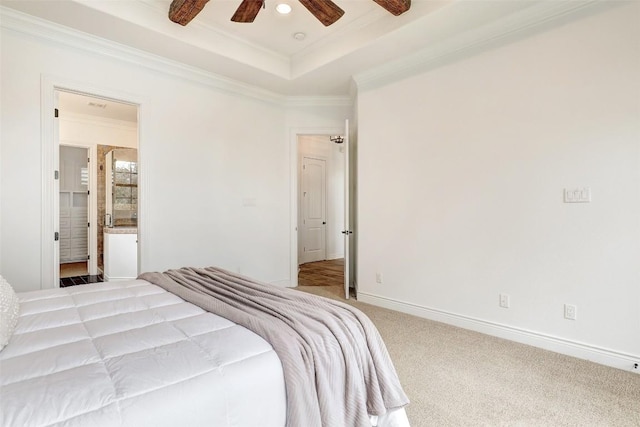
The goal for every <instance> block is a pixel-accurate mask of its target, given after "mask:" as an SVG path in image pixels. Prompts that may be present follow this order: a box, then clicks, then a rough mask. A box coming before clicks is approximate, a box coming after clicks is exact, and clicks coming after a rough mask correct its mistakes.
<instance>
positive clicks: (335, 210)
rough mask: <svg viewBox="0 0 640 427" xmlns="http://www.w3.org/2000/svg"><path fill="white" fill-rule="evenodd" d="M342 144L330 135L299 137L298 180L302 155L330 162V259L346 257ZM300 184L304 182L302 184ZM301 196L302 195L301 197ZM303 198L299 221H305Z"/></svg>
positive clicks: (300, 234)
mask: <svg viewBox="0 0 640 427" xmlns="http://www.w3.org/2000/svg"><path fill="white" fill-rule="evenodd" d="M341 148H342V146H341V145H338V144H335V143H333V142H331V141H330V140H329V135H300V137H299V138H298V158H299V163H298V183H300V184H301V183H302V177H301V175H300V174H301V167H302V158H303V157H304V156H311V157H314V156H315V157H316V158H321V159H324V160H325V161H326V174H327V176H326V181H327V182H326V185H327V187H326V188H327V213H326V214H327V221H326V222H327V227H326V229H325V230H326V251H327V252H326V253H327V259H336V258H342V257H344V241H343V240H344V239H343V238H342V234H341V231H342V230H344V152H343V151H344V150H341ZM298 187H300V185H299V186H298ZM299 197H300V196H299ZM301 200H302V199H299V201H300V203H298V210H299V212H300V214H299V217H298V223H299V224H301V221H302V206H301ZM301 239H302V233H298V262H299V263H300V262H301V261H302V257H303V252H302V250H303V245H302V240H301Z"/></svg>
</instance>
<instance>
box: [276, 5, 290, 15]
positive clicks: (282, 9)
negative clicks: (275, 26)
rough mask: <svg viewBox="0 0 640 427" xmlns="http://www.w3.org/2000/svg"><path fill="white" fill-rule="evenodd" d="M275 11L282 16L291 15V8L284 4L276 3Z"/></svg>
mask: <svg viewBox="0 0 640 427" xmlns="http://www.w3.org/2000/svg"><path fill="white" fill-rule="evenodd" d="M276 11H277V12H278V13H280V14H282V15H288V14H289V13H291V6H289V5H288V4H286V3H278V5H277V6H276Z"/></svg>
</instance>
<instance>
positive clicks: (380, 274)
mask: <svg viewBox="0 0 640 427" xmlns="http://www.w3.org/2000/svg"><path fill="white" fill-rule="evenodd" d="M376 283H380V284H382V273H376Z"/></svg>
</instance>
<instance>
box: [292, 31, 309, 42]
mask: <svg viewBox="0 0 640 427" xmlns="http://www.w3.org/2000/svg"><path fill="white" fill-rule="evenodd" d="M305 37H307V35H306V34H305V33H302V32H298V33H294V34H293V38H294V39H296V40H298V41H299V42H301V41H302V40H304V38H305Z"/></svg>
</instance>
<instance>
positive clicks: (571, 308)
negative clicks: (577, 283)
mask: <svg viewBox="0 0 640 427" xmlns="http://www.w3.org/2000/svg"><path fill="white" fill-rule="evenodd" d="M577 316H578V307H576V306H575V305H573V304H565V305H564V318H565V319H568V320H576V319H577Z"/></svg>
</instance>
